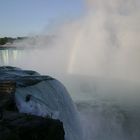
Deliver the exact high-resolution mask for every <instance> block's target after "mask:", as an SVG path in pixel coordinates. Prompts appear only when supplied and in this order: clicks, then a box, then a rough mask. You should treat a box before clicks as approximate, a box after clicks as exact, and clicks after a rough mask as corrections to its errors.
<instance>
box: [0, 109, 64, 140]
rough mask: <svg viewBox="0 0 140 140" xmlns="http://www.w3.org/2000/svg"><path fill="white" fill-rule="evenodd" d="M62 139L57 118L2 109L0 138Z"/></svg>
mask: <svg viewBox="0 0 140 140" xmlns="http://www.w3.org/2000/svg"><path fill="white" fill-rule="evenodd" d="M27 139H29V140H64V130H63V124H62V123H61V122H60V121H59V120H53V119H51V118H43V117H38V116H34V115H28V114H22V113H18V112H11V111H4V112H3V119H2V120H0V140H27Z"/></svg>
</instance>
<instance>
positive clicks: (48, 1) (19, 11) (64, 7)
mask: <svg viewBox="0 0 140 140" xmlns="http://www.w3.org/2000/svg"><path fill="white" fill-rule="evenodd" d="M83 11H84V1H83V0H0V37H4V36H10V37H17V36H27V35H29V34H38V33H40V32H41V31H42V30H43V29H45V28H46V27H47V26H48V25H49V24H53V23H55V22H56V23H57V22H62V21H64V20H69V19H73V18H78V17H80V16H81V15H82V13H83Z"/></svg>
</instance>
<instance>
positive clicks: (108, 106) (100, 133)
mask: <svg viewBox="0 0 140 140" xmlns="http://www.w3.org/2000/svg"><path fill="white" fill-rule="evenodd" d="M15 51H17V53H16V54H17V57H16V58H17V59H18V62H19V60H20V61H21V60H24V59H23V58H25V56H24V55H25V54H26V53H25V52H26V51H25V50H22V51H21V50H15ZM3 52H4V54H3ZM6 52H8V55H7V58H8V56H9V61H7V60H6V61H4V60H5V59H1V60H3V64H6V65H7V64H8V65H9V63H7V62H10V60H11V59H14V58H15V56H14V55H12V54H14V53H13V50H11V49H10V50H7V51H6ZM18 52H19V53H18ZM32 52H36V50H34V51H33V50H30V52H28V54H29V53H30V54H31V53H32ZM1 53H2V54H3V55H1V57H2V58H3V56H4V55H5V50H3V51H1ZM21 54H24V55H21ZM5 62H6V63H5ZM15 62H16V60H15V61H14V64H13V65H14V66H20V65H21V63H22V61H21V63H16V64H15ZM19 64H20V65H19ZM22 66H23V65H22ZM23 67H24V66H23ZM26 67H27V66H26ZM46 74H47V72H46ZM55 76H58V77H57V78H58V79H61V81H62V83H64V85H65V86H66V88H67V89H68V92H69V93H70V95H71V97H72V99H73V101H74V103H75V105H76V107H77V109H78V113H79V121H81V125H82V131H83V132H82V134H83V135H84V136H83V137H84V139H87V140H93V139H96V140H118V139H120V140H139V138H140V134H139V130H140V109H139V108H140V103H139V99H140V94H139V93H140V88H139V83H135V82H133V81H132V82H130V81H125V80H120V79H113V78H112V79H111V78H103V77H95V76H83V75H77V74H76V75H74V74H71V75H70V74H66V73H63V75H55ZM40 87H42V85H41V86H40V85H38V86H37V87H36V88H37V89H39V90H40V93H41V94H42V93H43V91H44V88H45V87H43V88H42V89H43V91H41V90H42V89H40ZM25 90H26V89H25ZM27 90H28V91H30V92H32V90H33V89H27ZM46 90H48V89H46ZM18 91H19V93H20V92H21V93H22V94H23V91H22V90H20V89H18ZM23 95H24V94H23ZM46 100H47V97H46ZM46 100H45V101H44V102H46ZM47 102H48V101H47ZM54 102H55V101H54ZM66 102H67V101H66ZM50 105H51V103H50ZM63 106H65V105H63ZM25 107H26V106H25ZM27 108H28V107H27ZM37 108H40V106H37ZM41 108H42V110H44V108H45V107H42V105H41ZM52 108H53V109H52ZM62 108H63V107H62ZM62 108H61V109H62ZM24 109H25V110H26V108H24V107H23V110H24ZM47 110H49V109H47ZM51 110H53V112H54V117H56V118H57V117H58V114H59V113H58V112H59V109H58V106H57V105H56V107H51ZM35 112H36V110H35ZM47 113H48V112H47ZM69 117H70V118H71V115H69V116H68V118H69ZM67 120H69V119H66V121H67ZM74 125H76V123H75V124H74ZM73 127H74V126H73ZM73 133H74V132H73ZM76 133H77V131H76ZM73 135H75V134H73ZM69 139H70V140H71V139H73V138H69ZM75 139H76V138H75Z"/></svg>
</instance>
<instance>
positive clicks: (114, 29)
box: [10, 0, 140, 140]
mask: <svg viewBox="0 0 140 140" xmlns="http://www.w3.org/2000/svg"><path fill="white" fill-rule="evenodd" d="M86 3H87V5H86V6H87V13H86V14H85V15H84V17H82V18H79V19H77V20H74V21H71V22H69V23H65V24H63V25H62V26H61V27H59V28H57V29H56V30H55V31H54V36H53V37H52V38H53V39H52V40H51V41H50V42H49V43H48V40H47V38H48V36H46V37H44V36H38V37H34V38H31V39H29V40H30V41H29V40H24V41H23V42H20V44H19V43H17V44H16V45H17V47H19V46H20V45H23V46H26V48H32V47H35V46H36V47H35V49H27V51H26V49H25V52H24V54H23V55H22V57H21V59H20V60H18V61H15V62H14V63H12V62H11V63H10V64H11V65H12V64H14V65H16V66H19V67H22V68H26V69H34V70H36V71H39V72H40V73H43V74H46V73H47V74H48V75H52V76H53V77H57V78H58V79H60V80H61V79H62V80H63V78H62V77H63V76H65V75H68V77H64V80H63V83H64V84H65V85H66V87H67V88H68V91H69V92H70V94H71V96H72V98H73V100H74V101H75V102H76V104H77V107H78V109H79V111H80V113H81V116H82V117H81V118H82V120H83V121H82V122H83V125H84V128H85V137H86V138H85V139H88V140H92V139H97V140H102V139H104V140H106V139H107V140H118V139H121V140H129V139H130V140H132V139H133V140H139V138H140V136H139V132H138V130H139V128H140V124H139V123H138V122H140V120H139V118H138V117H137V116H139V114H140V112H139V107H140V105H139V99H140V95H139V93H140V89H139V71H140V61H139V59H140V46H139V45H140V39H139V36H140V27H139V25H140V14H139V13H140V1H139V0H86ZM79 75H80V76H79ZM67 79H68V80H67ZM116 79H119V80H116ZM121 80H124V81H121ZM128 81H129V82H128ZM131 82H132V83H133V84H132V83H131ZM89 100H90V102H89Z"/></svg>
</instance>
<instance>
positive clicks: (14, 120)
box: [0, 67, 65, 140]
mask: <svg viewBox="0 0 140 140" xmlns="http://www.w3.org/2000/svg"><path fill="white" fill-rule="evenodd" d="M9 69H10V71H11V72H10V73H9ZM7 70H8V71H7ZM16 70H17V71H18V69H16ZM26 73H28V74H30V75H32V76H28V77H26V76H24V77H22V76H20V77H19V76H18V74H19V73H15V72H14V68H13V67H0V140H27V139H29V140H64V136H65V132H64V128H63V123H62V122H61V121H60V120H56V119H52V118H50V117H48V116H46V117H41V116H36V115H31V114H25V113H20V112H19V111H18V109H17V106H16V103H15V97H14V96H15V94H14V93H15V91H16V88H17V87H26V86H30V85H34V84H36V83H39V82H40V81H42V80H44V79H48V78H50V77H47V76H38V74H37V73H36V72H34V71H26ZM21 77H22V78H21ZM17 81H18V82H17ZM29 100H30V97H28V98H27V101H29Z"/></svg>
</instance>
